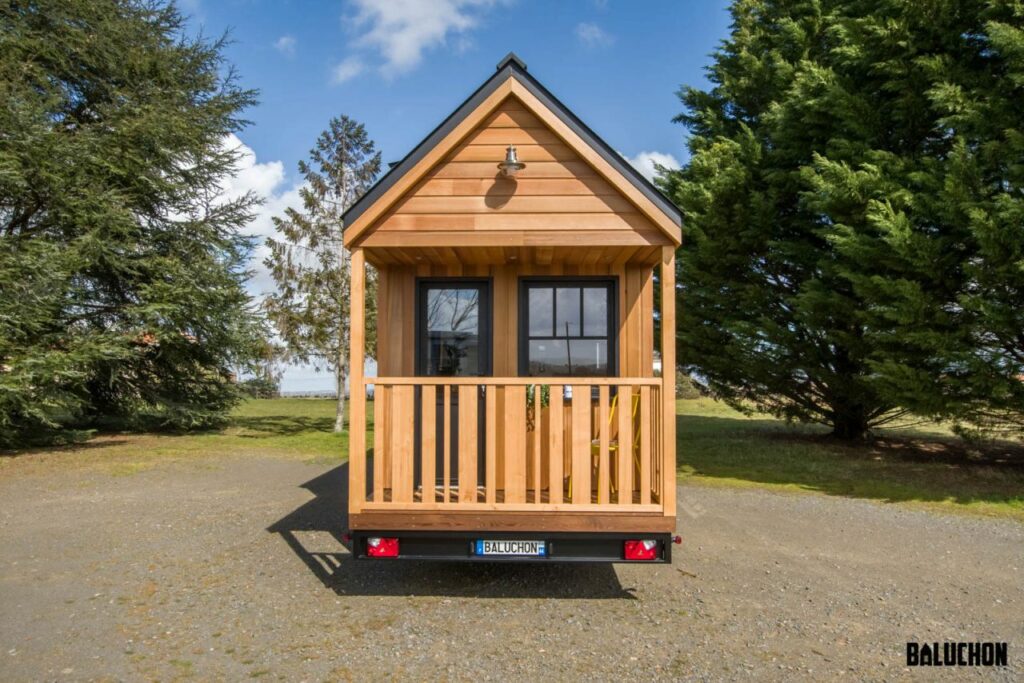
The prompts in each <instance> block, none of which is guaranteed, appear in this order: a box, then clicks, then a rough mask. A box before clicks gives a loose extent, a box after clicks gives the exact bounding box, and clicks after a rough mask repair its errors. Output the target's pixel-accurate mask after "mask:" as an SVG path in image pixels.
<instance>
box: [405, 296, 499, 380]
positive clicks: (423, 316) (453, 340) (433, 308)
mask: <svg viewBox="0 0 1024 683" xmlns="http://www.w3.org/2000/svg"><path fill="white" fill-rule="evenodd" d="M489 300H490V285H489V283H487V282H483V281H473V280H420V284H419V315H418V323H417V333H416V334H417V343H418V345H419V348H418V354H417V372H418V373H419V374H421V375H428V376H452V377H471V376H477V375H488V374H490V343H491V342H490V305H489V303H490V301H489Z"/></svg>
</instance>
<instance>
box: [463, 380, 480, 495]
mask: <svg viewBox="0 0 1024 683" xmlns="http://www.w3.org/2000/svg"><path fill="white" fill-rule="evenodd" d="M478 396H479V389H477V386H476V385H475V384H463V385H461V386H460V387H459V502H460V503H475V502H476V498H477V495H476V494H477V477H476V474H477V472H476V470H477V467H476V459H477V456H478V451H479V441H477V434H478V432H477V425H478V423H477V412H478V411H477V397H478Z"/></svg>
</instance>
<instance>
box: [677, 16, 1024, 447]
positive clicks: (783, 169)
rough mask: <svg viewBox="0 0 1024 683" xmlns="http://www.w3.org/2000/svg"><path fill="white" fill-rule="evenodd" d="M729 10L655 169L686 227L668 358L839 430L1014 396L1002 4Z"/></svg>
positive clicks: (1017, 327) (1007, 30) (1009, 50)
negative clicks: (683, 136) (670, 163)
mask: <svg viewBox="0 0 1024 683" xmlns="http://www.w3.org/2000/svg"><path fill="white" fill-rule="evenodd" d="M733 17H734V25H733V30H732V33H731V36H730V38H729V40H727V41H726V42H725V43H724V44H723V46H722V48H721V49H720V50H719V51H718V53H717V54H716V56H715V63H714V65H713V66H712V68H711V70H710V76H711V80H712V82H713V83H714V88H712V90H710V91H709V92H702V91H699V90H696V89H684V90H683V91H682V92H681V97H682V99H683V102H684V104H685V105H686V107H687V111H686V112H685V113H684V114H683V115H681V116H680V117H679V120H680V121H681V122H682V123H684V124H685V125H687V126H688V128H689V129H690V131H691V133H692V137H691V139H690V149H691V152H692V153H693V158H692V160H691V162H690V163H689V165H688V166H687V168H685V169H684V170H683V171H682V172H680V173H678V174H676V175H675V176H673V177H671V178H669V179H667V181H666V187H667V189H669V191H671V192H673V193H674V194H675V196H676V198H677V200H678V202H679V203H680V205H681V206H683V208H684V210H685V212H686V222H687V228H686V230H687V233H686V235H685V238H684V247H683V249H682V252H681V258H680V274H679V277H680V281H681V282H682V283H683V286H684V291H685V294H684V296H685V297H686V305H685V306H683V307H682V311H683V316H682V317H683V335H682V338H681V348H680V356H681V357H682V358H689V359H690V363H691V367H692V368H693V369H695V370H696V371H697V372H698V373H700V374H701V375H702V376H703V377H705V378H706V380H707V382H708V384H709V386H710V387H711V388H712V389H713V390H714V391H715V392H716V393H717V394H719V395H721V396H723V397H724V398H726V399H727V400H730V401H732V402H733V403H737V404H752V405H754V406H756V407H759V408H762V409H766V410H770V411H772V412H775V413H777V414H781V415H784V416H786V417H791V418H796V419H801V420H813V421H818V422H823V423H826V424H829V425H831V426H832V427H833V431H834V433H835V434H836V435H837V436H840V437H845V438H853V437H857V436H860V435H861V434H862V433H863V432H864V431H865V430H866V429H868V428H870V427H871V426H873V425H876V424H879V423H881V422H883V421H885V420H886V419H889V418H890V417H891V416H893V415H895V414H897V412H898V411H896V410H895V409H896V408H897V407H899V408H900V409H912V410H914V411H917V412H919V413H923V414H927V415H931V416H936V417H940V416H953V417H957V416H959V417H962V418H966V419H972V418H970V417H969V415H970V414H971V413H975V414H977V415H978V416H981V415H982V414H984V415H991V414H992V412H991V411H992V410H993V409H996V411H995V412H996V414H998V415H1001V416H1005V415H1006V414H1007V413H1009V412H1012V411H1013V409H1014V406H1016V409H1018V410H1019V408H1020V407H1021V405H1022V403H1021V396H1022V394H1021V383H1020V382H1019V380H1018V378H1017V377H1016V376H1018V375H1020V374H1021V371H1022V366H1021V340H1022V339H1024V335H1022V334H1021V331H1022V329H1024V328H1022V326H1021V310H1022V307H1021V305H1020V304H1021V298H1020V296H1021V292H1022V288H1021V279H1020V278H1021V271H1020V267H1019V264H1020V263H1021V260H1020V258H1021V248H1022V240H1021V226H1022V222H1021V220H1020V218H1021V208H1020V202H1021V196H1020V192H1021V184H1020V178H1021V176H1020V169H1021V164H1020V161H1019V160H1020V159H1021V154H1020V152H1021V146H1020V144H1021V143H1020V141H1021V133H1020V129H1021V126H1020V122H1021V112H1022V111H1024V109H1022V108H1021V105H1022V104H1024V102H1022V100H1021V95H1022V89H1021V82H1022V81H1021V78H1020V74H1021V71H1020V59H1021V55H1022V54H1024V53H1022V49H1021V42H1020V36H1021V33H1020V28H1019V27H1020V24H1021V7H1020V5H1019V4H1015V3H1007V2H1001V1H997V0H988V1H986V0H976V1H974V2H966V1H962V0H959V1H958V0H949V1H947V2H933V3H907V2H902V1H900V0H855V1H849V2H838V1H820V2H816V1H810V0H807V1H797V0H783V1H767V0H764V1H762V0H745V1H741V2H736V3H734V5H733ZM1015 264H1016V265H1015ZM979 411H980V412H979ZM973 419H976V418H973Z"/></svg>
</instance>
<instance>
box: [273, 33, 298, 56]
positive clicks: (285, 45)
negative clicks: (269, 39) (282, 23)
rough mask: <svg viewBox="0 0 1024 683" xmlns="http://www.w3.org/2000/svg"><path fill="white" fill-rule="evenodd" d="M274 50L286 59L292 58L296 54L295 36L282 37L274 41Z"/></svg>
mask: <svg viewBox="0 0 1024 683" xmlns="http://www.w3.org/2000/svg"><path fill="white" fill-rule="evenodd" d="M274 49H275V50H277V51H278V52H280V53H281V54H283V55H285V56H286V57H291V56H292V55H294V54H295V36H281V37H280V38H278V39H277V40H275V41H274Z"/></svg>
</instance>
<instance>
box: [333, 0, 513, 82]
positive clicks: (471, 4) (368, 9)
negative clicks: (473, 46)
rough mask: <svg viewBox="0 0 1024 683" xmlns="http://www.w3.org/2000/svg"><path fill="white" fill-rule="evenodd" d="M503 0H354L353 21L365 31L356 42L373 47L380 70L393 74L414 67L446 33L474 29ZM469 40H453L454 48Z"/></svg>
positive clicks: (386, 74)
mask: <svg viewBox="0 0 1024 683" xmlns="http://www.w3.org/2000/svg"><path fill="white" fill-rule="evenodd" d="M502 1H503V0H386V1H384V2H382V1H381V0H353V4H354V5H355V7H356V10H357V11H356V15H355V18H354V23H355V25H356V26H359V27H360V28H364V29H365V32H364V33H363V34H362V35H361V36H360V37H359V38H358V40H357V44H358V45H360V46H362V47H369V48H372V49H376V50H377V51H378V52H379V53H380V56H381V57H382V58H383V60H384V63H383V65H382V66H381V71H382V72H383V73H384V75H385V76H388V77H392V76H397V75H399V74H402V73H406V72H408V71H411V70H412V69H414V68H416V66H418V65H419V63H420V61H422V59H423V53H424V51H426V50H428V49H431V48H436V47H439V46H442V45H445V44H446V43H447V39H448V37H449V35H455V34H464V33H465V32H467V31H469V30H470V29H472V28H475V27H476V26H477V25H478V24H479V22H480V19H481V17H482V16H483V14H484V13H485V12H486V11H487V10H488V9H490V8H491V7H493V6H494V5H496V4H498V3H499V2H502ZM467 45H468V43H466V42H464V41H462V40H460V41H457V42H456V49H463V50H464V49H466V46H467Z"/></svg>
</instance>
